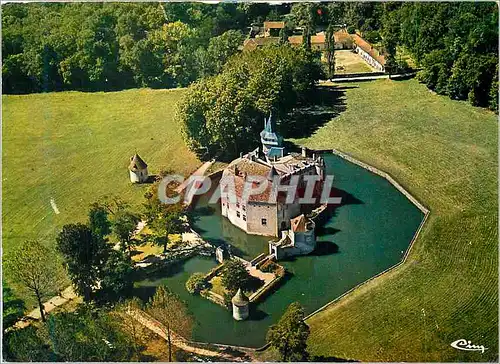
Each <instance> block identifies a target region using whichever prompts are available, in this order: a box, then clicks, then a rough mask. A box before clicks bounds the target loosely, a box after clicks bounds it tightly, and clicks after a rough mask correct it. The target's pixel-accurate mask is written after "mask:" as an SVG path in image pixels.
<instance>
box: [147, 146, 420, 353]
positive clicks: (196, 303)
mask: <svg viewBox="0 0 500 364" xmlns="http://www.w3.org/2000/svg"><path fill="white" fill-rule="evenodd" d="M324 159H325V162H326V166H327V173H329V174H334V175H335V182H334V187H335V188H336V189H338V190H339V191H340V193H341V195H342V197H343V204H342V205H341V206H340V207H338V208H337V209H335V211H334V214H333V216H332V217H331V218H330V219H329V220H328V221H327V222H326V224H325V225H324V226H323V227H322V228H320V229H319V230H318V231H317V240H318V251H317V252H316V253H313V254H312V255H308V256H301V257H296V258H295V259H294V260H291V261H285V262H280V264H282V265H283V266H284V267H285V268H286V270H287V271H288V272H289V273H290V275H289V279H287V280H286V281H285V282H284V283H283V284H282V285H281V286H280V287H279V289H278V290H276V291H275V292H274V293H273V294H271V295H269V296H268V297H267V298H266V299H265V300H264V301H262V302H261V303H260V304H258V305H257V307H254V308H253V311H251V316H250V318H249V319H248V320H247V321H242V322H237V321H235V320H233V318H232V316H231V312H230V311H227V310H225V309H224V308H222V307H220V306H218V305H216V304H214V303H212V302H210V301H208V300H206V299H204V298H201V297H199V296H192V295H190V294H189V293H188V292H187V291H186V289H185V287H184V285H185V282H186V281H187V279H188V278H189V276H190V275H191V274H192V273H194V272H207V271H208V270H209V269H211V268H212V267H215V266H216V262H215V259H210V258H201V257H195V258H191V259H190V260H188V261H186V262H185V263H183V264H181V265H179V266H177V267H175V268H174V269H173V270H172V271H171V272H169V273H168V274H165V275H164V276H163V277H159V278H157V279H152V280H145V281H142V282H139V283H138V286H139V287H141V289H143V290H144V291H145V292H152V291H153V288H154V287H156V286H158V285H160V284H164V285H166V286H168V287H170V289H171V290H173V291H174V292H176V293H177V294H179V296H180V297H181V298H182V299H183V300H185V301H186V303H187V305H188V307H189V310H190V311H191V313H192V314H193V315H194V317H195V320H196V323H195V327H194V331H193V339H194V340H197V341H205V342H214V343H224V344H232V345H241V346H253V347H259V346H262V345H264V344H265V336H266V332H267V330H268V327H269V325H272V324H273V323H275V322H277V321H278V320H279V318H280V317H281V315H282V314H283V312H284V311H285V310H286V308H287V306H288V305H289V304H290V303H292V302H295V301H298V302H300V304H301V305H302V306H303V307H304V308H305V311H306V314H308V313H311V312H313V311H315V310H316V309H318V308H320V307H321V306H323V305H324V304H326V303H328V302H329V301H331V300H333V299H335V298H336V297H338V296H340V295H342V294H343V293H344V292H346V291H348V290H349V289H351V288H352V287H354V286H356V285H358V284H359V283H361V282H363V281H365V280H367V279H368V278H370V277H372V276H374V275H376V274H377V273H379V272H381V271H383V270H385V269H387V268H389V267H391V266H392V265H394V264H396V263H397V262H398V261H400V260H401V259H402V258H403V255H404V253H405V251H406V249H407V248H408V246H409V243H410V241H411V239H412V237H413V235H414V233H415V232H416V230H417V228H418V226H419V224H420V223H421V221H422V219H423V214H422V212H421V211H420V210H419V209H417V208H416V207H415V206H414V205H413V204H412V203H411V202H410V201H409V200H408V199H407V198H406V197H405V196H403V195H402V194H401V193H400V192H399V191H398V190H396V189H395V188H394V187H393V186H392V185H391V184H390V183H389V182H387V181H386V180H385V179H384V178H381V177H379V176H377V175H375V174H373V173H371V172H368V171H367V170H365V169H363V168H361V167H359V166H357V165H355V164H352V163H350V162H348V161H345V160H344V159H342V158H340V157H337V156H335V155H324ZM207 200H208V198H201V199H200V200H199V201H198V203H197V206H196V208H195V211H194V214H195V219H194V220H195V221H194V223H193V229H195V230H196V231H197V232H198V233H199V234H200V235H201V236H202V237H203V238H204V239H206V240H208V241H212V242H214V243H221V242H226V243H229V244H231V246H232V247H233V253H236V254H237V255H240V256H242V257H244V258H247V259H251V258H254V257H255V256H257V255H258V254H260V253H263V252H267V249H268V248H267V242H268V240H269V239H268V238H265V237H259V236H253V235H247V234H245V233H244V232H243V231H241V230H239V229H238V228H236V227H234V226H233V225H231V224H230V223H229V222H228V221H227V220H226V219H225V218H223V217H222V216H221V215H220V208H219V207H218V206H214V205H210V206H207ZM367 309H369V308H368V307H367Z"/></svg>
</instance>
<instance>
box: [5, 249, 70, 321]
mask: <svg viewBox="0 0 500 364" xmlns="http://www.w3.org/2000/svg"><path fill="white" fill-rule="evenodd" d="M54 253H55V252H53V251H50V250H49V249H48V248H46V247H45V246H44V245H43V244H42V243H41V242H39V241H34V240H30V241H25V242H24V243H22V244H21V245H20V246H19V247H18V248H17V249H16V250H15V252H14V253H12V255H11V256H10V257H9V259H8V260H5V265H6V267H7V269H8V270H9V272H10V274H11V275H12V276H13V278H14V279H15V280H16V281H17V282H19V283H20V284H22V285H23V286H24V287H25V288H26V289H27V290H28V291H29V292H30V293H31V294H33V295H34V296H35V298H36V300H37V303H38V307H39V309H40V316H41V318H42V321H45V312H44V307H43V301H44V299H46V298H48V297H49V295H50V294H51V293H54V292H55V291H56V290H57V288H58V286H59V284H61V282H62V277H63V275H62V270H61V266H60V265H59V262H58V259H57V256H55V254H54Z"/></svg>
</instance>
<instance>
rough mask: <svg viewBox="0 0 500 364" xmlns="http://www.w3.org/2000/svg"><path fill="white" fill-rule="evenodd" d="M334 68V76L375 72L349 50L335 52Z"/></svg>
mask: <svg viewBox="0 0 500 364" xmlns="http://www.w3.org/2000/svg"><path fill="white" fill-rule="evenodd" d="M335 68H336V70H335V73H336V74H345V73H370V72H376V70H375V69H373V68H371V67H370V66H369V65H368V63H366V62H365V61H364V60H363V58H361V56H360V55H359V54H357V53H354V52H352V51H351V50H337V51H335Z"/></svg>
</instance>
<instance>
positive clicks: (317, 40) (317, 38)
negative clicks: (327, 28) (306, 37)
mask: <svg viewBox="0 0 500 364" xmlns="http://www.w3.org/2000/svg"><path fill="white" fill-rule="evenodd" d="M288 42H289V43H290V44H302V36H301V35H292V36H290V37H288ZM324 43H325V34H324V33H318V34H316V35H312V36H311V44H324Z"/></svg>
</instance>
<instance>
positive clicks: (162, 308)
mask: <svg viewBox="0 0 500 364" xmlns="http://www.w3.org/2000/svg"><path fill="white" fill-rule="evenodd" d="M147 311H148V312H149V314H150V315H151V316H153V317H154V318H155V319H157V320H158V321H159V322H161V323H162V324H163V326H164V330H165V334H166V336H167V342H168V359H169V361H172V335H173V332H174V331H175V333H176V334H178V335H181V336H182V337H184V338H188V337H189V336H190V335H191V330H192V319H191V317H190V315H189V313H188V310H187V307H186V306H185V305H184V303H183V302H182V301H181V300H180V298H179V297H178V296H177V295H176V294H174V293H172V292H171V291H170V290H169V289H168V288H167V287H164V286H159V287H158V288H157V289H156V292H155V294H154V296H153V297H152V298H151V300H150V301H149V303H148V306H147Z"/></svg>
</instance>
